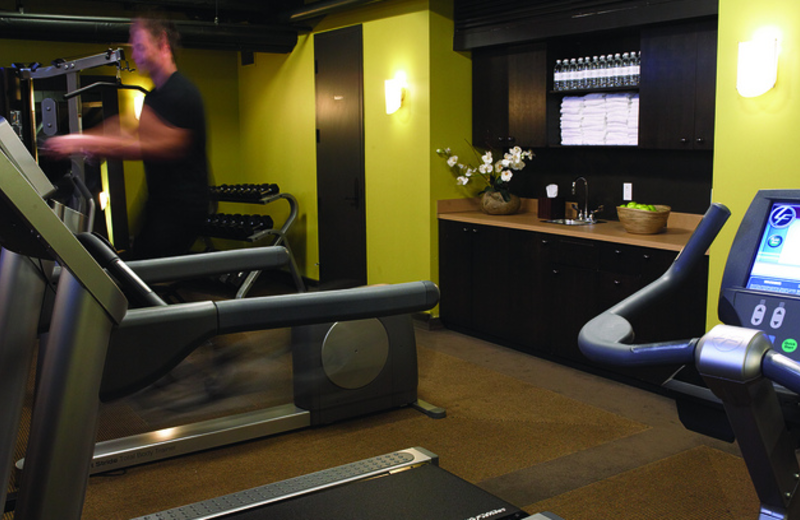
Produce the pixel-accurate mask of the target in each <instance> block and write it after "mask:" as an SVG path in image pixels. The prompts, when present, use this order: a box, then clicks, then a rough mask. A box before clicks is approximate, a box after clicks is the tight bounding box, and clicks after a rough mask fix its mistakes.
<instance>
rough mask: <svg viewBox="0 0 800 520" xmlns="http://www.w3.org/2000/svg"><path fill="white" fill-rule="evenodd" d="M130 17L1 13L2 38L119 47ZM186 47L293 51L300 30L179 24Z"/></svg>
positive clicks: (126, 32) (125, 39) (200, 23)
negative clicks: (115, 45) (116, 45)
mask: <svg viewBox="0 0 800 520" xmlns="http://www.w3.org/2000/svg"><path fill="white" fill-rule="evenodd" d="M130 24H131V19H130V18H112V17H85V16H67V15H32V14H17V13H0V35H1V37H2V38H14V39H29V40H47V41H67V42H80V43H102V44H106V45H107V44H118V43H122V42H126V41H128V31H129V30H130ZM175 25H176V26H177V28H178V32H179V33H180V35H181V41H182V44H183V46H184V47H186V48H194V49H212V50H233V51H250V52H273V53H288V52H291V51H292V50H293V49H294V47H295V45H296V44H297V30H296V29H293V28H288V27H284V26H277V25H250V24H233V23H213V22H195V21H176V22H175Z"/></svg>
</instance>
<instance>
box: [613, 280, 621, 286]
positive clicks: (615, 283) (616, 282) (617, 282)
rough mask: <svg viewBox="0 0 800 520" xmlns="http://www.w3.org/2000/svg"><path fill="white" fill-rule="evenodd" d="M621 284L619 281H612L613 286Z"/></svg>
mask: <svg viewBox="0 0 800 520" xmlns="http://www.w3.org/2000/svg"><path fill="white" fill-rule="evenodd" d="M621 283H622V282H620V281H619V280H614V285H619V284H621Z"/></svg>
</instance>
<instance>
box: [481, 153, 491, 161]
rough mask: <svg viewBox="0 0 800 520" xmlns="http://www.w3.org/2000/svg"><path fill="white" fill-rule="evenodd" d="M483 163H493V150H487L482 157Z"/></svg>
mask: <svg viewBox="0 0 800 520" xmlns="http://www.w3.org/2000/svg"><path fill="white" fill-rule="evenodd" d="M481 160H482V161H483V164H492V160H493V159H492V152H486V153H485V154H484V155H483V157H481Z"/></svg>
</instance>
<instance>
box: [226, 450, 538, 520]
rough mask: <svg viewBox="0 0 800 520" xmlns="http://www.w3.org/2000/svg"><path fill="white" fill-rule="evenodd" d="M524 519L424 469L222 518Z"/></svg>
mask: <svg viewBox="0 0 800 520" xmlns="http://www.w3.org/2000/svg"><path fill="white" fill-rule="evenodd" d="M526 517H528V514H527V513H525V512H523V511H521V510H520V509H518V508H517V507H515V506H513V505H511V504H509V503H508V502H505V501H503V500H500V499H499V498H497V497H495V496H493V495H491V494H489V493H487V492H486V491H484V490H482V489H481V488H479V487H477V486H475V485H473V484H470V483H469V482H467V481H465V480H462V479H461V478H459V477H456V476H455V475H453V474H451V473H448V472H447V471H445V470H443V469H441V468H439V467H438V466H434V465H433V464H423V465H421V466H417V467H413V468H409V469H406V470H404V471H400V472H399V473H394V474H388V475H384V476H380V477H376V478H373V479H370V480H361V481H358V482H353V483H350V484H345V485H341V486H337V487H333V488H330V489H326V490H324V491H320V492H317V493H312V494H310V495H305V496H302V497H297V498H293V499H289V500H284V501H281V502H277V503H273V504H269V505H266V506H263V507H260V508H256V509H251V510H246V511H241V512H238V513H234V514H231V515H230V516H225V517H224V518H225V519H226V520H266V519H273V520H274V519H276V518H280V519H281V520H310V519H314V518H319V519H322V518H335V519H336V520H416V519H419V520H431V519H436V520H470V519H475V518H480V519H481V520H512V519H520V518H526Z"/></svg>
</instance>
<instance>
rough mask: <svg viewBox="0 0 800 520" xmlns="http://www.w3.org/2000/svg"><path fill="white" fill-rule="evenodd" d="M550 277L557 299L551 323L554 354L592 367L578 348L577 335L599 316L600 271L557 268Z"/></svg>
mask: <svg viewBox="0 0 800 520" xmlns="http://www.w3.org/2000/svg"><path fill="white" fill-rule="evenodd" d="M551 275H552V291H553V295H554V300H553V306H552V309H551V311H550V320H549V326H550V338H551V346H552V347H551V348H552V352H553V354H554V355H557V356H560V357H563V358H566V359H570V360H572V361H577V362H580V363H583V364H591V362H590V361H589V360H588V358H586V356H584V355H583V353H582V352H581V351H580V348H578V333H579V332H580V331H581V329H582V328H583V326H584V324H586V322H587V321H589V320H591V319H592V318H594V317H595V316H597V315H598V314H599V310H600V309H599V306H598V283H597V282H598V276H597V271H596V270H593V269H585V268H581V267H573V266H569V265H563V264H554V265H553V266H552V268H551Z"/></svg>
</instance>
